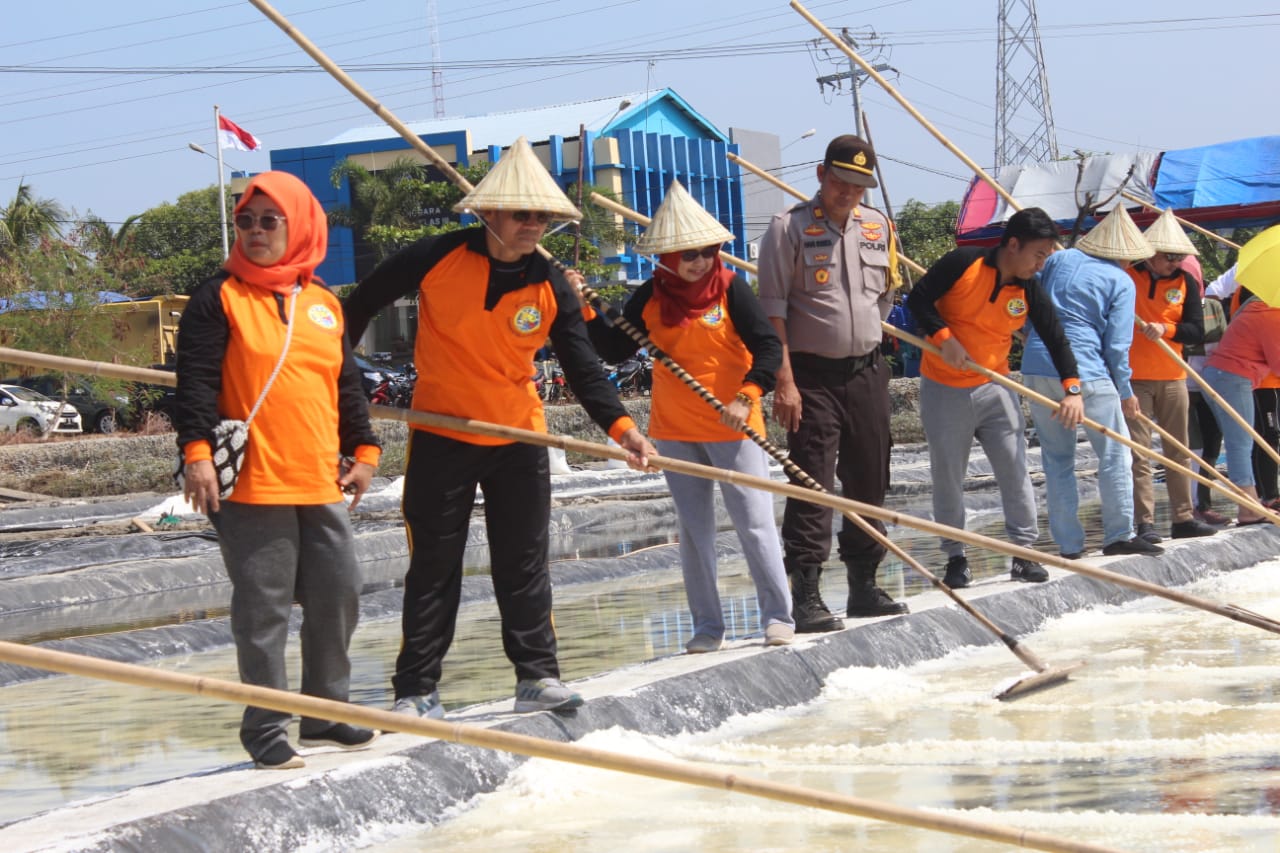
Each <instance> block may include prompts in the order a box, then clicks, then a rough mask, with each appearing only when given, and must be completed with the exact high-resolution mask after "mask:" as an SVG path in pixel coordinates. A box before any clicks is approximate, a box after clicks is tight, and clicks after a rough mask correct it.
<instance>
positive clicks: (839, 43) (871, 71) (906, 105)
mask: <svg viewBox="0 0 1280 853" xmlns="http://www.w3.org/2000/svg"><path fill="white" fill-rule="evenodd" d="M791 8H793V9H795V10H796V11H797V12H798V13H800V15H801V17H803V18H804V19H805V20H807V21H808V22H809V23H810V24H812V25H813V27H814V29H816V30H818V32H820V33H822V34H823V35H824V36H825V37H826V38H827V39H828V40H830V41H831V43H832V44H834V45H835V46H836V47H837V48H839V49H840V50H841V51H842V52H843V53H844V54H845V56H847V57H849V59H850V60H852V61H853V62H855V63H857V64H858V65H859V66H860V67H861V68H862V69H863V70H864V71H866V73H867V75H868V76H870V77H871V78H872V79H873V80H875V81H876V82H877V83H879V84H880V87H881V88H882V89H884V90H885V91H886V92H887V93H888V94H889V95H890V96H891V97H892V98H893V99H894V100H895V101H897V102H898V103H899V104H901V105H902V107H903V109H905V110H906V111H907V112H908V113H910V114H911V116H912V117H913V118H915V119H916V121H918V122H920V124H921V125H923V126H924V128H925V129H926V130H928V131H929V132H930V133H931V134H933V136H934V138H935V139H937V140H938V141H939V142H941V143H942V145H943V147H945V148H946V149H947V150H948V151H950V152H951V153H953V154H955V155H956V156H957V157H959V158H960V159H961V161H963V162H964V164H965V165H966V166H968V167H969V168H970V169H972V170H973V173H974V174H975V175H977V176H978V177H979V178H981V179H982V180H983V181H985V182H986V183H987V184H988V185H990V187H991V188H992V189H993V190H995V191H996V192H997V193H998V194H999V195H1000V197H1001V198H1003V199H1004V200H1005V201H1006V202H1008V204H1009V206H1010V207H1012V208H1013V209H1014V210H1021V209H1022V205H1021V204H1019V203H1018V200H1017V199H1015V198H1014V197H1013V196H1012V195H1010V193H1009V191H1008V190H1006V189H1005V188H1004V187H1002V186H1001V185H1000V183H999V181H997V180H996V179H995V178H993V177H991V176H990V175H988V174H987V172H986V170H984V169H983V168H982V167H981V166H979V165H978V164H977V163H975V162H974V161H973V160H972V159H971V158H970V157H969V155H967V154H965V153H964V152H963V151H961V150H960V149H959V148H958V147H956V145H955V144H954V143H953V142H952V141H951V140H950V139H948V138H947V137H946V136H945V135H944V134H943V133H942V131H940V130H938V128H936V127H935V126H934V125H933V124H932V123H931V122H930V121H929V120H928V119H927V118H925V117H924V116H923V115H921V114H920V111H919V110H917V109H916V108H915V107H913V106H912V105H911V102H910V101H908V100H907V99H906V98H904V97H903V96H902V95H901V94H900V93H899V92H898V90H897V89H895V88H894V87H893V86H892V85H891V84H890V83H889V81H888V80H886V79H884V77H883V76H881V74H880V72H878V71H876V70H875V68H873V67H872V66H871V65H870V64H868V63H867V61H866V60H865V59H863V58H862V57H861V56H859V55H858V54H857V53H856V52H855V51H854V50H853V48H851V47H849V45H847V44H845V42H844V41H843V40H842V39H840V38H839V37H837V36H836V34H835V33H833V32H831V30H829V29H827V28H826V27H825V26H823V24H822V22H821V21H819V20H818V19H817V18H815V17H814V16H813V15H812V14H810V12H809V10H808V9H806V8H804V6H802V5H801V4H800V3H799V2H797V0H791ZM1156 343H1157V344H1159V346H1160V348H1161V349H1162V350H1164V353H1165V355H1167V356H1169V357H1170V358H1172V359H1173V360H1174V361H1175V362H1177V363H1178V364H1179V365H1180V366H1181V367H1182V368H1183V369H1184V370H1186V371H1187V374H1188V375H1189V376H1191V377H1192V378H1193V379H1195V380H1196V382H1197V383H1199V385H1200V387H1201V388H1202V389H1204V391H1205V393H1206V394H1208V395H1209V397H1210V398H1211V399H1212V400H1213V401H1214V402H1215V403H1217V404H1218V405H1219V406H1221V407H1222V409H1223V411H1225V412H1227V413H1228V414H1229V415H1230V416H1231V419H1232V420H1234V421H1235V422H1236V423H1238V424H1239V425H1240V426H1242V427H1244V428H1245V430H1247V431H1248V432H1249V434H1250V435H1251V436H1253V440H1254V441H1255V442H1256V443H1257V444H1258V446H1259V447H1262V448H1263V449H1264V450H1265V452H1266V453H1267V454H1268V455H1270V456H1271V457H1272V458H1273V459H1275V460H1276V462H1277V464H1280V453H1278V452H1277V451H1276V449H1275V448H1273V447H1271V446H1269V445H1268V444H1267V443H1266V442H1265V441H1264V440H1263V439H1262V437H1261V436H1260V435H1258V434H1257V433H1256V432H1255V431H1254V429H1253V427H1252V425H1250V424H1248V423H1246V422H1245V420H1244V418H1242V417H1241V416H1240V413H1239V412H1237V411H1236V410H1235V409H1233V408H1231V406H1230V405H1229V404H1228V403H1227V401H1226V400H1224V399H1222V396H1221V395H1220V394H1218V392H1217V391H1214V390H1213V389H1212V388H1210V387H1209V385H1208V383H1207V382H1205V381H1204V379H1203V378H1202V377H1201V376H1200V374H1199V373H1197V372H1196V371H1195V370H1193V369H1192V368H1191V366H1190V365H1188V364H1187V363H1186V362H1185V361H1183V360H1182V358H1181V357H1180V356H1179V355H1178V354H1177V353H1175V352H1174V351H1173V349H1172V348H1171V347H1170V346H1169V345H1168V344H1167V343H1165V342H1164V341H1163V340H1161V341H1157V342H1156Z"/></svg>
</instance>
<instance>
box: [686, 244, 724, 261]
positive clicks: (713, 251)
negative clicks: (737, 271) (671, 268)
mask: <svg viewBox="0 0 1280 853" xmlns="http://www.w3.org/2000/svg"><path fill="white" fill-rule="evenodd" d="M718 254H720V247H719V246H705V247H703V248H701V249H685V250H684V251H683V252H681V253H680V260H682V261H684V262H685V263H686V264H689V263H693V262H694V261H696V260H697V259H698V258H706V259H707V260H711V259H712V258H714V257H715V256H716V255H718Z"/></svg>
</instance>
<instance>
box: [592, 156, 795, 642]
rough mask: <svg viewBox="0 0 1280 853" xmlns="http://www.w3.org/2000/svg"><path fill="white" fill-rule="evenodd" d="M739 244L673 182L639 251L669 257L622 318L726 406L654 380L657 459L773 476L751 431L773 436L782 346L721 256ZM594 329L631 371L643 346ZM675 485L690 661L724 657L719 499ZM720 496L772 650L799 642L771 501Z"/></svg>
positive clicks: (667, 380) (742, 493) (745, 493)
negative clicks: (770, 411)
mask: <svg viewBox="0 0 1280 853" xmlns="http://www.w3.org/2000/svg"><path fill="white" fill-rule="evenodd" d="M732 239H733V234H732V233H731V232H730V231H729V229H727V228H725V227H724V226H723V225H721V224H720V222H718V221H717V220H716V218H715V217H714V216H712V215H711V214H710V213H708V212H707V211H706V210H704V209H703V208H702V207H701V206H700V205H699V204H698V203H697V202H696V201H694V199H693V197H692V196H690V195H689V193H688V192H686V191H685V189H684V187H683V186H681V185H680V182H679V181H674V182H672V184H671V186H670V187H669V188H668V189H667V195H666V198H665V199H663V202H662V205H661V206H660V207H659V208H658V210H657V212H655V213H654V216H653V219H652V220H651V221H650V223H649V227H648V228H647V229H645V232H644V234H643V235H642V236H641V237H640V239H639V240H638V241H637V242H636V250H637V251H638V252H643V253H645V254H651V255H657V256H658V265H657V269H656V270H654V274H653V278H651V279H649V280H648V281H646V282H645V283H644V284H642V285H640V287H639V288H638V289H637V290H636V292H635V294H634V295H633V296H632V297H631V299H630V300H629V301H628V302H627V305H626V307H625V309H624V310H623V314H624V316H625V317H626V319H627V321H628V322H629V323H630V324H631V325H633V326H635V327H636V328H637V329H639V330H641V331H642V332H644V333H645V334H646V335H647V336H648V337H649V339H650V340H651V341H653V343H654V345H655V346H657V347H659V348H660V349H662V350H663V351H665V352H666V353H668V354H670V355H671V357H672V358H673V359H674V360H675V361H676V362H677V363H678V364H680V366H681V367H683V368H684V369H685V370H686V371H688V372H689V373H690V374H691V375H692V376H693V377H694V378H695V379H696V380H698V382H699V383H701V385H702V386H703V387H704V388H707V389H710V391H711V393H712V394H713V395H715V397H716V398H717V399H719V400H722V401H724V405H723V407H722V408H721V411H720V412H719V413H717V411H716V410H715V409H714V408H712V407H711V406H709V405H707V404H706V403H705V402H703V401H702V400H701V399H699V397H698V395H697V394H696V393H694V392H693V391H692V390H691V389H690V388H687V387H685V386H684V384H683V383H682V382H681V381H680V380H679V379H678V378H676V375H675V374H674V373H673V372H671V371H669V370H659V371H655V372H654V374H653V387H652V391H651V395H650V396H651V401H652V402H651V409H650V416H649V434H650V435H651V436H652V437H653V439H654V441H656V442H657V444H658V449H659V450H660V451H661V452H662V453H664V454H667V453H670V454H673V455H674V457H675V458H677V459H684V460H687V461H697V462H701V463H703V464H707V465H715V466H718V467H721V468H728V469H730V470H734V471H741V472H743V473H747V474H752V475H754V476H768V474H767V472H768V460H767V458H766V457H765V454H764V451H763V450H761V449H760V448H759V447H758V446H757V445H756V444H755V443H753V442H752V441H750V440H748V439H747V438H746V436H745V435H744V434H743V430H744V428H750V429H752V430H754V431H755V432H756V433H757V434H759V435H764V434H765V433H764V429H765V426H764V412H763V410H762V408H761V405H760V398H761V396H763V395H764V394H765V393H766V392H768V391H770V390H772V389H773V387H774V377H775V375H776V372H777V370H778V367H779V365H780V364H781V363H782V341H781V340H780V339H779V337H778V335H777V333H776V332H775V331H774V329H773V326H772V324H771V323H770V322H769V318H768V317H767V316H765V312H764V308H762V307H761V305H760V301H759V300H758V299H757V298H756V296H755V294H754V293H753V292H752V290H751V286H750V285H749V284H747V283H746V281H744V280H743V279H742V278H741V277H740V276H736V275H734V274H733V273H732V272H731V271H729V270H727V269H725V268H724V265H723V264H722V263H721V261H720V247H721V245H723V244H724V242H725V241H727V240H732ZM593 313H594V312H593ZM587 329H588V331H589V332H590V334H591V342H592V343H593V344H595V346H596V350H597V351H598V352H599V353H600V355H601V356H602V357H603V358H605V359H606V360H609V361H614V362H617V361H621V360H623V359H625V358H627V357H629V356H631V355H632V354H633V353H634V352H635V351H636V344H635V341H634V340H632V339H631V338H630V337H629V336H627V335H626V334H625V333H623V332H622V330H621V329H620V328H618V327H617V326H609V325H606V324H605V323H604V322H603V320H601V319H600V318H599V317H594V316H592V318H591V319H590V322H588V324H587ZM665 474H666V477H667V485H668V487H669V488H670V490H671V498H672V500H673V501H674V502H675V506H676V515H677V517H678V518H679V523H680V562H681V567H682V569H683V571H684V579H685V584H684V585H685V593H686V595H687V596H688V601H689V610H690V612H691V614H692V617H693V620H692V621H693V637H692V638H691V639H690V640H689V641H688V643H687V644H686V645H685V650H686V651H688V652H689V653H690V654H694V653H698V652H713V651H715V650H717V649H719V648H720V646H721V644H722V643H723V642H724V639H725V620H724V612H723V610H722V608H721V606H720V595H719V593H718V591H717V590H716V528H715V523H714V522H715V492H714V490H713V489H710V488H706V486H707V485H709V484H707V483H706V482H705V481H699V480H697V479H695V478H693V477H690V476H688V475H685V474H675V473H672V472H670V471H667V472H665ZM720 488H721V490H722V492H723V494H724V503H725V507H726V508H727V509H728V511H729V517H730V519H732V521H733V526H734V528H735V529H736V530H737V531H738V536H739V539H740V541H741V543H742V549H743V553H744V554H745V556H746V560H747V568H748V569H749V571H750V573H751V579H752V581H753V582H754V584H755V588H756V600H757V602H758V604H759V607H760V626H761V628H763V629H764V635H765V640H764V641H765V645H769V646H780V645H785V644H787V643H789V642H791V640H792V639H793V637H794V635H795V618H794V616H793V615H792V612H791V609H792V607H791V606H792V602H791V591H790V589H789V588H788V585H787V570H786V567H785V566H784V565H783V562H782V546H781V544H780V542H779V540H778V531H777V528H776V527H775V526H774V523H773V501H772V500H771V499H770V498H769V496H768V495H766V494H765V493H764V492H761V491H758V490H756V489H749V488H745V487H743V486H740V485H736V484H731V483H721V484H720Z"/></svg>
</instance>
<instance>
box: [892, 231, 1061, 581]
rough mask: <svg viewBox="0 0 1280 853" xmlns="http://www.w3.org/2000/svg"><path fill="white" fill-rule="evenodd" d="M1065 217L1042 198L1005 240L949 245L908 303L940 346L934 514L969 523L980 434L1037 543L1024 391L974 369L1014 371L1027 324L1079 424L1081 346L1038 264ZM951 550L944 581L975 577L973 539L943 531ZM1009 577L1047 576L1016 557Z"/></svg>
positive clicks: (932, 393) (1005, 496)
mask: <svg viewBox="0 0 1280 853" xmlns="http://www.w3.org/2000/svg"><path fill="white" fill-rule="evenodd" d="M1057 239H1058V225H1057V223H1055V222H1054V221H1053V220H1052V219H1051V218H1050V217H1049V214H1047V213H1045V212H1044V211H1043V210H1041V209H1040V208H1038V207H1029V208H1027V209H1025V210H1020V211H1018V212H1017V213H1015V214H1014V215H1013V216H1012V217H1010V219H1009V222H1008V224H1007V225H1006V226H1005V229H1004V235H1003V236H1002V237H1001V239H1000V245H999V246H994V247H992V248H990V249H982V248H975V247H969V246H964V247H961V248H959V249H955V250H953V251H951V252H948V253H947V254H946V255H944V256H943V257H942V258H941V259H940V260H939V261H938V262H937V263H935V264H934V265H933V266H931V267H930V268H929V271H928V272H927V273H925V275H924V277H923V278H921V279H920V280H919V281H918V282H916V285H915V287H913V288H912V289H911V295H910V296H909V297H908V298H907V306H908V307H909V308H910V309H911V313H912V314H913V315H914V316H915V317H916V320H917V322H918V323H919V324H920V327H921V329H923V330H924V332H925V333H926V334H927V335H928V336H929V340H930V341H931V342H932V343H934V344H936V345H937V346H938V347H939V349H940V350H941V351H942V354H941V355H935V354H933V353H931V352H926V353H925V354H924V363H923V364H922V365H921V371H920V373H921V379H920V421H921V423H922V424H923V426H924V434H925V438H926V439H927V440H928V442H929V470H930V472H931V474H932V478H933V519H934V521H937V522H940V523H942V524H946V525H948V526H951V527H958V528H960V529H964V518H965V509H964V480H965V475H966V473H967V471H968V468H969V448H970V447H971V446H972V444H973V441H974V439H975V438H976V439H977V440H978V441H979V442H980V443H981V444H982V449H983V451H985V453H986V455H987V461H989V462H990V463H991V471H992V473H993V474H994V475H995V478H996V484H997V485H998V486H999V487H1000V501H1001V505H1002V507H1003V508H1004V529H1005V534H1006V535H1007V536H1008V537H1009V541H1010V542H1012V543H1013V544H1015V545H1022V546H1023V547H1026V548H1030V547H1033V546H1034V545H1035V542H1036V539H1038V538H1039V536H1040V526H1039V524H1037V522H1036V496H1035V490H1034V489H1033V488H1032V486H1031V475H1030V473H1029V472H1028V471H1027V441H1026V438H1025V436H1024V433H1025V432H1026V425H1025V423H1024V420H1023V415H1022V404H1021V402H1020V401H1019V400H1018V395H1017V394H1015V393H1013V392H1012V391H1010V390H1009V389H1008V388H1005V387H1004V386H1002V385H999V384H997V383H995V382H992V381H991V380H989V379H988V378H987V377H986V376H984V375H983V374H981V373H977V372H974V371H973V370H970V369H969V367H968V366H967V363H968V362H969V361H973V362H974V363H976V364H978V365H981V366H982V367H985V368H987V369H989V370H994V371H996V372H998V373H1008V372H1009V350H1010V348H1011V347H1012V345H1013V335H1014V333H1015V332H1017V331H1018V330H1019V329H1022V328H1024V327H1026V326H1027V325H1028V321H1029V325H1030V326H1031V327H1032V328H1034V329H1035V330H1036V331H1037V332H1039V333H1040V336H1041V338H1042V339H1043V340H1045V341H1046V342H1047V343H1048V348H1049V353H1050V355H1051V356H1052V359H1053V365H1054V375H1055V376H1057V377H1061V384H1062V388H1063V390H1064V391H1065V392H1066V394H1067V396H1066V397H1065V398H1064V399H1063V403H1062V408H1061V409H1059V412H1058V415H1057V417H1058V419H1059V420H1060V421H1061V422H1062V423H1063V424H1064V425H1066V426H1068V427H1071V428H1073V429H1074V428H1075V426H1076V425H1077V424H1079V423H1080V418H1081V417H1082V416H1083V415H1084V402H1083V400H1082V399H1081V396H1080V379H1079V377H1078V375H1077V370H1076V360H1075V356H1073V355H1072V354H1071V347H1070V346H1069V345H1068V344H1067V338H1066V334H1065V333H1064V332H1063V330H1062V323H1061V322H1060V321H1059V320H1058V313H1057V311H1056V310H1054V307H1053V302H1052V300H1050V299H1049V297H1048V296H1047V295H1046V294H1045V292H1044V290H1043V289H1042V288H1041V287H1040V283H1039V282H1038V281H1037V280H1036V273H1037V272H1039V271H1040V268H1041V266H1042V265H1043V264H1044V262H1045V260H1047V259H1048V258H1049V256H1050V255H1051V254H1052V253H1053V249H1054V244H1055V243H1056V242H1057ZM941 548H942V552H943V553H944V554H945V555H946V557H947V565H946V572H945V577H944V578H943V582H944V583H946V585H947V586H949V587H951V588H952V589H958V588H960V587H965V586H968V585H969V581H970V579H971V575H970V571H969V559H968V557H966V556H965V552H964V544H963V543H961V542H957V541H956V540H954V539H950V538H945V537H944V538H943V539H942V543H941ZM1010 577H1011V578H1012V579H1013V580H1016V581H1027V582H1031V583H1040V582H1042V581H1047V580H1048V579H1049V572H1048V571H1046V570H1045V568H1044V566H1042V565H1040V564H1039V563H1036V562H1033V561H1031V560H1025V559H1023V558H1021V557H1014V558H1013V563H1012V567H1011V570H1010Z"/></svg>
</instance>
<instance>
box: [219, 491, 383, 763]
mask: <svg viewBox="0 0 1280 853" xmlns="http://www.w3.org/2000/svg"><path fill="white" fill-rule="evenodd" d="M210 520H211V521H212V522H213V526H214V527H215V528H216V529H217V531H218V545H219V547H220V548H221V549H222V560H223V563H224V564H225V565H226V568H227V576H228V577H229V578H230V579H231V588H232V591H231V634H232V636H233V637H234V638H235V641H236V660H237V662H238V663H239V665H240V680H241V681H242V682H244V683H245V684H255V685H260V686H263V687H273V688H275V689H277V690H288V689H289V676H288V673H287V672H286V671H285V655H284V649H285V642H286V640H287V639H288V637H289V612H290V610H291V608H292V606H293V602H294V601H295V600H296V601H297V602H298V603H299V604H301V605H302V692H303V693H304V694H306V695H308V696H319V697H321V698H324V699H334V700H337V701H339V702H345V701H347V689H348V684H349V681H350V675H351V661H350V659H349V658H348V657H347V646H348V644H349V643H350V642H351V634H352V633H353V632H354V631H355V628H356V621H357V620H358V618H359V615H360V600H359V598H360V587H361V583H362V582H361V577H360V567H359V564H358V563H357V562H356V555H355V545H354V542H353V540H352V533H351V522H350V520H349V518H348V516H347V507H346V504H344V503H343V502H341V501H338V502H337V503H332V504H321V505H316V506H292V505H288V506H263V505H251V504H238V503H233V502H231V501H223V502H222V506H221V509H220V510H219V511H218V512H217V513H214V514H213V515H212V516H211V517H210ZM290 719H291V715H289V714H284V713H281V712H279V711H268V710H265V709H263V708H246V709H245V711H244V717H243V719H242V720H241V723H240V742H241V743H243V744H244V748H245V749H246V750H248V752H249V754H250V755H252V756H253V757H254V758H258V757H260V756H261V755H262V754H263V753H264V752H265V751H266V750H267V749H268V748H269V747H271V746H272V744H274V743H276V742H277V741H280V740H285V739H287V737H288V732H287V727H288V725H289V721H290ZM330 725H332V723H330V722H329V721H327V720H316V719H311V718H309V717H304V718H303V720H302V723H301V727H300V734H301V735H302V736H303V737H306V736H309V735H314V734H318V733H319V732H321V731H323V730H324V729H326V728H328V727H329V726H330Z"/></svg>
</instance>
